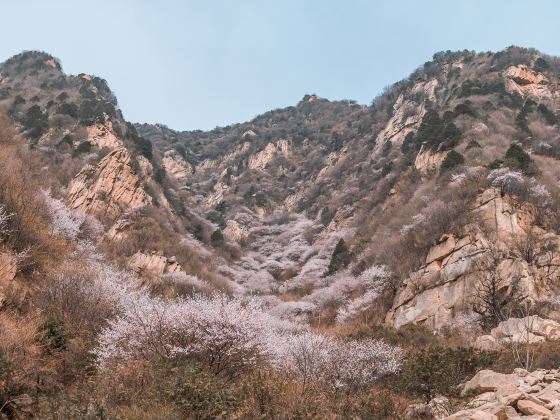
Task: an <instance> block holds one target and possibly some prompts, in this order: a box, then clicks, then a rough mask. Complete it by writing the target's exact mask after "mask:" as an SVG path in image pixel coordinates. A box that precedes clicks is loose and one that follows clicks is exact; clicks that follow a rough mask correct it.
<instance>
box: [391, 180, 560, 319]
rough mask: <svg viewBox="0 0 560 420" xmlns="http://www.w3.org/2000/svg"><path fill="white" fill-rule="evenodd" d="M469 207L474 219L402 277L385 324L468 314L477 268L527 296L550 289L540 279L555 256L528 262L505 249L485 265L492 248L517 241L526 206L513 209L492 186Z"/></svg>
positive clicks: (527, 222)
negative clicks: (518, 286) (459, 234)
mask: <svg viewBox="0 0 560 420" xmlns="http://www.w3.org/2000/svg"><path fill="white" fill-rule="evenodd" d="M471 211H472V213H473V216H474V219H475V220H476V222H475V223H473V224H472V225H471V226H467V229H466V231H467V234H466V235H465V236H463V237H461V238H455V237H454V236H453V235H444V236H443V237H442V238H440V240H439V242H438V244H437V245H435V246H434V247H432V248H431V249H430V251H429V253H428V255H427V256H426V260H425V265H424V266H423V267H422V268H421V269H420V270H418V271H416V272H414V273H412V275H411V276H410V278H408V279H407V280H405V282H404V283H403V289H402V290H401V291H400V292H399V293H398V295H397V298H396V299H395V302H394V304H393V308H392V309H391V311H390V312H389V313H388V315H387V322H388V323H389V324H391V325H393V326H395V327H397V328H398V327H401V326H403V325H406V324H410V323H415V324H416V323H422V324H425V325H427V326H429V327H430V328H433V329H436V330H438V329H441V328H444V327H449V326H452V325H453V323H454V322H455V320H456V319H457V318H459V317H461V316H462V315H465V314H468V313H470V311H471V308H472V306H473V303H474V301H475V299H476V296H475V294H476V292H477V290H478V289H477V288H478V284H479V282H480V275H479V274H480V273H479V272H480V270H496V272H497V273H498V275H499V276H500V277H501V279H502V280H503V281H502V282H501V283H500V284H501V287H503V288H504V289H506V290H507V289H508V288H510V287H511V286H512V282H514V281H520V282H522V283H523V286H522V289H523V291H524V293H525V296H526V298H527V299H532V300H535V301H538V300H543V299H544V298H545V296H546V295H547V293H550V290H546V288H543V284H542V283H543V281H542V280H543V276H546V273H547V272H548V271H549V266H550V265H551V264H552V265H555V264H557V262H556V261H551V260H549V261H547V263H546V264H539V263H538V262H536V261H535V262H534V263H533V264H531V265H529V264H528V263H527V261H524V260H523V258H521V257H520V256H519V255H517V256H516V255H515V254H514V253H508V252H506V253H504V256H503V257H501V258H499V260H498V261H494V262H493V265H492V267H490V266H489V265H487V264H485V259H487V258H489V254H491V253H492V252H494V249H496V248H501V249H505V250H507V249H513V248H514V247H515V245H514V243H515V242H516V241H522V240H523V239H522V238H524V237H525V236H526V235H527V233H526V230H528V229H529V228H530V227H531V218H530V214H529V213H528V211H523V209H515V208H514V207H513V206H512V203H511V199H510V198H508V197H507V196H506V197H502V196H501V195H500V193H499V191H497V190H495V189H489V190H487V191H485V192H484V193H482V194H481V195H480V196H478V198H477V200H476V203H475V207H474V208H473V209H472V210H471ZM483 226H484V228H483V229H481V227H483ZM538 240H539V241H542V242H543V243H544V242H547V243H549V241H551V240H552V241H558V240H560V238H558V237H557V236H555V235H553V236H551V235H550V234H548V235H547V234H546V233H541V234H539V239H538Z"/></svg>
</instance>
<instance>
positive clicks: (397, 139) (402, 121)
mask: <svg viewBox="0 0 560 420" xmlns="http://www.w3.org/2000/svg"><path fill="white" fill-rule="evenodd" d="M425 113H426V109H425V107H424V105H418V104H417V103H415V102H413V101H410V100H407V99H404V95H403V94H401V95H399V97H398V98H397V100H396V102H395V104H394V105H393V116H392V117H391V119H390V120H389V122H388V123H387V125H386V126H385V128H384V129H383V130H382V131H381V132H380V133H379V134H378V135H377V139H376V143H375V148H374V152H373V153H374V154H376V153H378V152H379V151H380V150H381V149H382V147H383V145H384V144H385V142H387V141H390V142H391V143H393V145H401V144H402V142H403V141H404V139H405V137H406V135H407V134H408V133H410V132H413V131H416V130H417V129H418V127H420V123H421V122H422V118H423V117H424V114H425Z"/></svg>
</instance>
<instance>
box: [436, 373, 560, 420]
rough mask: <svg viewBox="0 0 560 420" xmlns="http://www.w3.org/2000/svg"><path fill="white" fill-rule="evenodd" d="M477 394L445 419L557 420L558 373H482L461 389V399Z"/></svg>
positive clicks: (559, 409) (559, 402) (559, 398)
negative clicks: (522, 419) (464, 396)
mask: <svg viewBox="0 0 560 420" xmlns="http://www.w3.org/2000/svg"><path fill="white" fill-rule="evenodd" d="M472 393H475V394H478V395H477V396H476V397H474V398H473V399H472V400H471V401H470V402H469V403H468V404H467V407H466V408H465V409H463V410H461V411H458V412H456V413H455V414H452V415H450V416H448V417H444V418H445V419H449V420H451V419H453V420H467V419H496V420H497V419H500V420H501V419H519V418H531V419H558V418H560V372H559V371H558V370H557V369H552V370H543V369H539V370H536V371H534V372H531V373H529V372H528V371H527V370H525V369H515V370H514V373H512V374H502V373H496V372H493V371H491V370H481V371H480V372H478V373H477V374H476V375H475V376H474V377H473V378H472V379H471V380H470V381H468V382H467V383H466V384H465V385H464V386H463V389H462V395H470V394H472Z"/></svg>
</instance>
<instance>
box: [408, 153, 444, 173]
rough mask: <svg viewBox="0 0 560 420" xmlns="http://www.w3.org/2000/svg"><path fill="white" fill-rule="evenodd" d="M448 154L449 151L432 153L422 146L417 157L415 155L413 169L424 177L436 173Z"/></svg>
mask: <svg viewBox="0 0 560 420" xmlns="http://www.w3.org/2000/svg"><path fill="white" fill-rule="evenodd" d="M448 154H449V150H446V151H444V152H434V151H432V150H430V149H426V148H424V146H422V148H421V149H420V151H419V152H418V155H416V159H415V160H414V167H415V168H416V169H418V171H420V173H422V174H424V175H426V174H429V173H437V172H438V171H439V168H440V166H441V164H442V163H443V161H444V160H445V157H446V156H447V155H448Z"/></svg>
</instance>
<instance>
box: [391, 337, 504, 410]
mask: <svg viewBox="0 0 560 420" xmlns="http://www.w3.org/2000/svg"><path fill="white" fill-rule="evenodd" d="M496 359H497V354H496V353H489V352H483V351H479V350H474V349H473V348H464V347H459V348H456V349H455V348H449V347H440V346H433V347H432V346H430V347H427V348H425V349H422V350H419V351H413V352H411V353H410V354H409V355H408V357H407V358H406V360H405V362H404V365H403V369H402V373H401V375H400V380H401V384H400V386H402V387H404V388H405V389H406V390H408V391H409V392H411V393H413V394H416V395H421V396H423V397H424V398H425V400H426V402H429V401H430V400H431V399H432V398H433V397H434V396H436V395H438V394H440V395H441V394H443V395H456V393H457V385H459V384H460V383H461V382H464V381H465V380H466V379H470V377H472V376H473V375H474V374H475V373H476V372H477V371H478V370H480V369H484V368H487V367H489V366H491V365H492V364H493V363H494V361H495V360H496Z"/></svg>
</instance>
